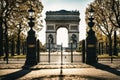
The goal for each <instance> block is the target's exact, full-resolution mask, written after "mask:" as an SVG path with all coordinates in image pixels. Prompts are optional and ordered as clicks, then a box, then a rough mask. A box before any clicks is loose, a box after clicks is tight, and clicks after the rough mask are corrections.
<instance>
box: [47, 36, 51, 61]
mask: <svg viewBox="0 0 120 80" xmlns="http://www.w3.org/2000/svg"><path fill="white" fill-rule="evenodd" d="M48 40H49V55H48V60H49V63H50V44H51V37H50V36H49V38H48Z"/></svg>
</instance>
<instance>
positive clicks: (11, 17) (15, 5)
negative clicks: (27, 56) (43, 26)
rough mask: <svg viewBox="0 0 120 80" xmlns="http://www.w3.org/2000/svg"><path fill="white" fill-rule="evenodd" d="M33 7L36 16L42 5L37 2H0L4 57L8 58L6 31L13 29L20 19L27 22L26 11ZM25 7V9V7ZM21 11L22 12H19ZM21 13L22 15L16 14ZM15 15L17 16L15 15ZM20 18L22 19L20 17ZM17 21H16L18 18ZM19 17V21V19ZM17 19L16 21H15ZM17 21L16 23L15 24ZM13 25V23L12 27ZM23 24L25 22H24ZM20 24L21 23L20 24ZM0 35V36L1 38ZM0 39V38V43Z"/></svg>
mask: <svg viewBox="0 0 120 80" xmlns="http://www.w3.org/2000/svg"><path fill="white" fill-rule="evenodd" d="M31 5H32V6H33V8H34V9H35V10H36V16H37V15H38V13H41V11H42V9H43V6H42V3H41V2H40V1H39V0H31V2H30V0H0V18H1V21H2V22H1V21H0V22H1V25H2V26H0V31H2V29H1V28H3V26H4V27H5V43H6V44H5V53H6V57H8V35H9V34H8V29H11V28H15V29H16V25H18V23H19V21H21V20H22V19H24V20H27V19H26V17H28V16H26V15H27V13H28V12H27V10H28V8H30V6H31ZM25 6H27V7H25ZM21 9H23V10H22V11H20V10H21ZM18 13H22V14H18ZM16 14H17V15H16ZM21 16H22V17H21ZM17 17H18V18H19V19H18V18H17ZM20 17H21V19H20ZM37 18H38V17H37ZM15 19H18V20H15ZM17 21H18V22H17ZM13 23H15V24H14V25H13ZM24 23H25V22H24ZM21 24H22V23H21ZM1 35H2V34H0V36H1ZM1 41H2V39H1V38H0V42H1Z"/></svg>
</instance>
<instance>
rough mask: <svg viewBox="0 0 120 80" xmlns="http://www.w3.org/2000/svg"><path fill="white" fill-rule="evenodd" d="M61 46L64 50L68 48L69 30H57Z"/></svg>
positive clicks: (58, 42)
mask: <svg viewBox="0 0 120 80" xmlns="http://www.w3.org/2000/svg"><path fill="white" fill-rule="evenodd" d="M61 44H62V46H63V47H64V48H66V47H68V30H67V29H66V28H63V27H62V28H59V29H58V30H57V45H58V46H59V45H61Z"/></svg>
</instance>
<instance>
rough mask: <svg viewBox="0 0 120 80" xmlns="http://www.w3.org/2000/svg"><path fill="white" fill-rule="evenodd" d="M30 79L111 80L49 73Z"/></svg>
mask: <svg viewBox="0 0 120 80" xmlns="http://www.w3.org/2000/svg"><path fill="white" fill-rule="evenodd" d="M32 80H112V79H110V78H109V79H108V78H107V79H106V78H102V77H95V76H80V75H51V76H43V77H37V78H33V79H32ZM115 80H118V79H115Z"/></svg>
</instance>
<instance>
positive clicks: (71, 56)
mask: <svg viewBox="0 0 120 80" xmlns="http://www.w3.org/2000/svg"><path fill="white" fill-rule="evenodd" d="M70 43H71V63H73V39H71V41H70Z"/></svg>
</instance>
